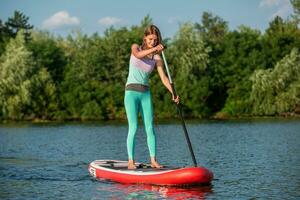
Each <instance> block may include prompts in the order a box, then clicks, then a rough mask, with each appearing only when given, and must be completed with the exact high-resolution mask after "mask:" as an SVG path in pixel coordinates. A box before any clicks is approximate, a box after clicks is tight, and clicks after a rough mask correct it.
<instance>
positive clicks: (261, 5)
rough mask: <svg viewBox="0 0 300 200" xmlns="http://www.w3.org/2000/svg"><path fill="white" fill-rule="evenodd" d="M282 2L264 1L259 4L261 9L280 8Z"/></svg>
mask: <svg viewBox="0 0 300 200" xmlns="http://www.w3.org/2000/svg"><path fill="white" fill-rule="evenodd" d="M280 1H281V0H262V1H261V2H260V3H259V7H271V6H278V5H279V3H280Z"/></svg>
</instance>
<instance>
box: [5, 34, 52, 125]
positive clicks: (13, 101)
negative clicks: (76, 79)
mask: <svg viewBox="0 0 300 200" xmlns="http://www.w3.org/2000/svg"><path fill="white" fill-rule="evenodd" d="M54 98H55V85H54V84H52V82H51V77H50V75H49V73H48V72H47V71H46V69H45V68H42V67H41V68H40V67H39V66H37V65H36V63H35V62H34V60H33V57H32V53H31V52H30V51H29V50H28V49H27V47H26V45H25V36H24V32H23V31H19V32H18V34H17V37H16V38H15V39H11V40H10V42H9V43H8V45H7V47H6V50H5V53H4V54H3V55H2V56H1V62H0V102H1V104H0V106H1V114H2V116H3V117H4V118H8V119H17V120H19V119H24V118H33V117H37V116H38V117H43V118H44V117H46V118H47V117H49V116H50V112H52V111H54V110H55V108H56V106H55V103H53V102H55V100H56V99H54ZM48 111H50V112H48ZM45 115H46V116H45Z"/></svg>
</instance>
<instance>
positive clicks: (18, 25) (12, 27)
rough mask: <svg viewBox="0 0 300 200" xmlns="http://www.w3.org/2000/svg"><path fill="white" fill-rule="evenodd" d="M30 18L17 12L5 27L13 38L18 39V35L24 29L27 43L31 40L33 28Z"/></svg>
mask: <svg viewBox="0 0 300 200" xmlns="http://www.w3.org/2000/svg"><path fill="white" fill-rule="evenodd" d="M28 20H29V17H27V16H25V15H24V14H23V13H22V12H20V11H18V10H16V11H15V12H14V15H13V17H9V18H8V20H7V22H5V26H6V27H7V30H8V33H9V35H10V36H11V37H16V35H17V33H18V32H19V31H20V30H21V29H23V30H24V35H25V41H29V39H30V30H31V29H33V26H32V25H30V24H29V23H28Z"/></svg>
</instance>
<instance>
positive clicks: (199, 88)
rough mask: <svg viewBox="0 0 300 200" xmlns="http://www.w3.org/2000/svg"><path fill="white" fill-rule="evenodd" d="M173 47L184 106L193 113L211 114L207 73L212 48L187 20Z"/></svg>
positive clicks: (174, 72)
mask: <svg viewBox="0 0 300 200" xmlns="http://www.w3.org/2000/svg"><path fill="white" fill-rule="evenodd" d="M169 51H170V53H169V55H170V59H171V62H170V66H173V67H174V70H173V74H174V77H175V78H174V79H175V80H176V85H177V87H176V88H177V91H178V94H179V95H180V96H181V99H182V102H183V104H184V107H183V110H184V111H185V112H186V114H187V115H189V116H193V117H204V116H207V115H208V113H209V112H210V111H209V109H208V107H207V99H208V97H209V95H210V91H209V78H208V76H207V64H208V61H209V58H208V52H209V48H206V47H205V46H204V43H203V41H202V39H201V38H200V35H199V34H198V33H197V31H196V30H195V28H194V26H193V24H191V23H186V24H183V25H182V26H181V27H180V30H179V31H178V33H177V34H176V36H175V39H174V41H173V42H172V45H171V46H170V50H169Z"/></svg>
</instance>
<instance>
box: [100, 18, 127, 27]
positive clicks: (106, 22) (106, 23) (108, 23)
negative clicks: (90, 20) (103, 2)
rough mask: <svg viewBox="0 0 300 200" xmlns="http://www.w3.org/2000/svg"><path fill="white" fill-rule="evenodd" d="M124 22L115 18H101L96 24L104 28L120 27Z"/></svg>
mask: <svg viewBox="0 0 300 200" xmlns="http://www.w3.org/2000/svg"><path fill="white" fill-rule="evenodd" d="M125 23H126V22H125V20H123V19H121V18H116V17H103V18H101V19H99V20H98V24H100V25H104V26H112V25H122V24H125Z"/></svg>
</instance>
